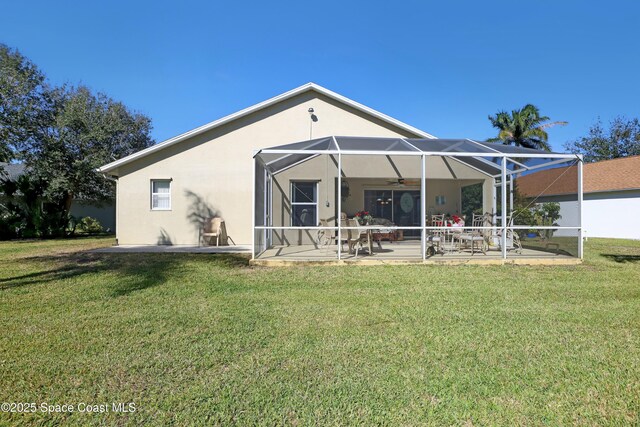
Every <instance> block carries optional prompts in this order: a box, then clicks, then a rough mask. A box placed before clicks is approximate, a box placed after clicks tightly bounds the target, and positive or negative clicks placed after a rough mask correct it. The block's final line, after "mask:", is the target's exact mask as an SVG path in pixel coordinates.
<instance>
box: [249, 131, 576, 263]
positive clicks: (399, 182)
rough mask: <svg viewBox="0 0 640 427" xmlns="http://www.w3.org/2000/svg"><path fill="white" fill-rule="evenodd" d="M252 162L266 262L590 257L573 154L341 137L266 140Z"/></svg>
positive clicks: (259, 250) (256, 253)
mask: <svg viewBox="0 0 640 427" xmlns="http://www.w3.org/2000/svg"><path fill="white" fill-rule="evenodd" d="M254 162H255V168H254V171H255V179H254V183H255V187H254V196H255V197H254V206H253V209H254V213H255V217H254V233H253V234H254V243H253V257H254V260H256V261H264V262H269V261H278V262H281V261H286V262H294V261H305V262H309V261H318V262H333V261H340V262H342V261H345V262H349V261H354V262H367V261H374V260H375V261H378V262H384V261H402V262H411V261H415V262H432V261H443V260H444V261H461V262H467V261H469V260H474V261H481V260H487V261H494V262H506V261H509V260H511V261H517V260H525V261H531V260H542V262H544V261H545V260H546V261H550V262H570V261H571V260H573V261H576V260H580V259H581V258H582V229H581V207H582V159H581V158H580V156H576V155H575V154H563V153H551V152H546V151H539V150H533V149H527V148H520V147H514V146H507V145H502V144H493V143H486V142H476V141H472V140H469V139H411V138H381V137H344V136H335V137H324V138H318V139H313V140H309V141H303V142H298V143H293V144H287V145H282V146H278V147H272V148H268V149H262V150H259V151H257V152H256V153H255V155H254ZM552 193H553V196H554V197H553V198H550V197H549V196H550V195H551V194H552Z"/></svg>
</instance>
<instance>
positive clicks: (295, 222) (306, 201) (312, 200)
mask: <svg viewBox="0 0 640 427" xmlns="http://www.w3.org/2000/svg"><path fill="white" fill-rule="evenodd" d="M291 225H292V226H294V227H304V226H308V227H315V226H316V225H318V182H317V181H291Z"/></svg>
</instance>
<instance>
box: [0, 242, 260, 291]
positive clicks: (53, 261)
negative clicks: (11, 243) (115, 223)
mask: <svg viewBox="0 0 640 427" xmlns="http://www.w3.org/2000/svg"><path fill="white" fill-rule="evenodd" d="M198 255H201V254H198ZM194 259H195V260H198V261H203V262H206V263H210V264H211V267H212V268H215V267H218V268H223V269H237V268H245V267H247V265H248V258H247V257H245V256H242V255H236V254H215V255H210V256H207V257H202V256H197V257H196V256H193V255H191V254H131V253H129V254H104V253H90V252H76V253H72V254H60V255H48V256H37V257H29V258H23V259H22V260H20V261H18V262H22V263H27V264H30V266H31V267H33V269H34V270H38V271H34V272H32V273H27V274H22V275H17V276H13V277H7V278H2V279H0V290H6V289H15V288H20V287H24V286H29V285H37V284H43V283H51V282H56V281H63V280H70V279H75V278H78V277H82V276H87V280H96V281H98V280H104V278H103V277H99V275H101V274H104V275H113V277H112V278H109V280H108V282H107V283H105V287H108V288H109V289H110V290H111V296H112V297H120V296H126V295H129V294H131V293H133V292H137V291H141V290H144V289H149V288H152V287H155V286H159V285H162V284H164V283H166V282H167V281H168V280H169V279H176V280H179V279H180V274H181V273H180V272H181V271H187V270H186V269H185V268H184V267H185V264H186V262H187V261H189V260H194Z"/></svg>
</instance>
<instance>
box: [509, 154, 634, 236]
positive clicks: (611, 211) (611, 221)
mask: <svg viewBox="0 0 640 427" xmlns="http://www.w3.org/2000/svg"><path fill="white" fill-rule="evenodd" d="M583 174H584V178H583V191H584V196H583V197H584V202H583V207H582V212H583V226H584V235H585V237H614V238H624V239H640V223H638V221H637V217H638V216H639V215H640V156H632V157H625V158H620V159H613V160H605V161H601V162H596V163H585V165H584V170H583ZM561 175H563V177H562V179H558V178H559V177H560V176H561ZM576 182H577V168H575V167H572V168H568V169H567V168H557V169H549V170H543V171H540V172H535V173H532V174H529V175H526V176H523V177H521V178H518V179H516V183H517V184H516V185H517V189H518V191H519V192H520V194H522V195H524V196H526V197H538V198H537V200H536V202H538V203H544V202H558V203H560V205H561V210H562V212H563V217H562V218H561V219H560V220H559V221H558V224H559V225H561V226H562V225H569V224H570V225H574V224H576V223H577V219H575V218H573V215H577V213H578V208H577V200H576V188H575V186H576Z"/></svg>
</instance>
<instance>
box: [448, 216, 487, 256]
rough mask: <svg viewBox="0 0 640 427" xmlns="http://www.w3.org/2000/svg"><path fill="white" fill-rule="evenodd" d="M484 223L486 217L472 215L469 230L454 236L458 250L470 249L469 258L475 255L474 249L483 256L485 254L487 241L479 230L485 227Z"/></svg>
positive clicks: (481, 230)
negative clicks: (457, 243)
mask: <svg viewBox="0 0 640 427" xmlns="http://www.w3.org/2000/svg"><path fill="white" fill-rule="evenodd" d="M485 221H486V217H485V216H484V215H476V214H473V217H472V220H471V229H470V230H465V231H463V232H462V233H460V234H459V235H457V236H455V239H457V240H458V242H459V246H458V248H459V250H463V249H466V250H468V249H471V256H473V255H474V254H475V253H476V249H478V251H479V252H482V253H483V254H484V255H486V254H487V241H486V238H485V236H484V233H483V229H482V228H481V227H484V226H485Z"/></svg>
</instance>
